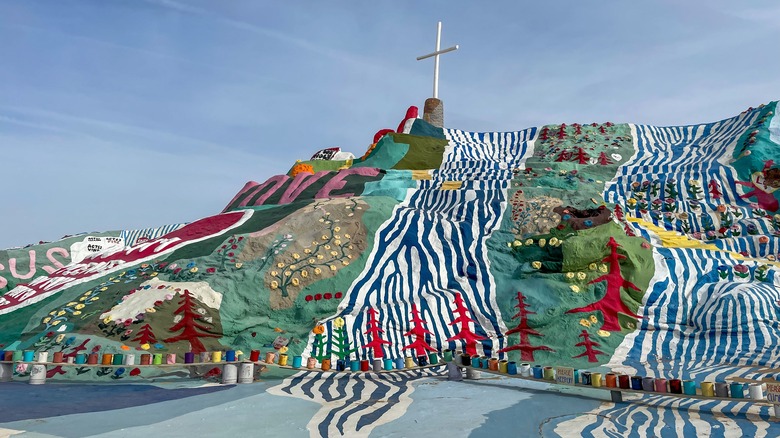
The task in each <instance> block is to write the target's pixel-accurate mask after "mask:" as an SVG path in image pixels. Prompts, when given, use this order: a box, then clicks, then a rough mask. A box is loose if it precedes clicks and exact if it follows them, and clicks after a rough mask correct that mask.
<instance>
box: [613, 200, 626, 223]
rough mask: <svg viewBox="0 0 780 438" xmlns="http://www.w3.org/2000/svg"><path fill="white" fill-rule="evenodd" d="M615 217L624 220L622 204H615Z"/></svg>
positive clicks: (619, 220) (620, 220)
mask: <svg viewBox="0 0 780 438" xmlns="http://www.w3.org/2000/svg"><path fill="white" fill-rule="evenodd" d="M614 214H615V219H617V220H618V222H623V217H624V216H623V207H621V206H620V204H615V212H614Z"/></svg>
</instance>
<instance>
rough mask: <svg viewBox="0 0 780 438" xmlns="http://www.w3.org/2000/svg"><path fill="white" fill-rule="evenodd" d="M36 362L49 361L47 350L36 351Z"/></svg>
mask: <svg viewBox="0 0 780 438" xmlns="http://www.w3.org/2000/svg"><path fill="white" fill-rule="evenodd" d="M37 359H38V360H37V362H41V363H45V362H48V361H49V352H48V351H39V352H38V358H37Z"/></svg>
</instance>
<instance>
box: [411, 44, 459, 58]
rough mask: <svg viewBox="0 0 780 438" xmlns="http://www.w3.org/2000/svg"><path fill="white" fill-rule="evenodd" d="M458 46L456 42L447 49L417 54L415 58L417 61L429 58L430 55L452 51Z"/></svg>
mask: <svg viewBox="0 0 780 438" xmlns="http://www.w3.org/2000/svg"><path fill="white" fill-rule="evenodd" d="M458 47H459V46H458V45H457V44H456V45H454V46H452V47H450V48H448V49H443V50H437V51H435V52H433V53H429V54H427V55H423V56H418V57H417V60H418V61H422V60H423V59H426V58H430V57H432V56H436V55H441V54H442V53H447V52H452V51H455V50H458Z"/></svg>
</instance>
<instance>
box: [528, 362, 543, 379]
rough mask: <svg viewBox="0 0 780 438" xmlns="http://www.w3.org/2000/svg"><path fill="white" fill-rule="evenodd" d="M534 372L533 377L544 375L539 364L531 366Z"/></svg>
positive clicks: (538, 377) (537, 377)
mask: <svg viewBox="0 0 780 438" xmlns="http://www.w3.org/2000/svg"><path fill="white" fill-rule="evenodd" d="M531 370H533V372H534V379H541V378H542V377H544V371H543V370H542V366H541V365H534V366H533V368H531Z"/></svg>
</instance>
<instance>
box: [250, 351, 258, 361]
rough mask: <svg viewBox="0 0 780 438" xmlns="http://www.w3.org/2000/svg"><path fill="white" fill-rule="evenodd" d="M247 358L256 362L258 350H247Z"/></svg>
mask: <svg viewBox="0 0 780 438" xmlns="http://www.w3.org/2000/svg"><path fill="white" fill-rule="evenodd" d="M249 360H250V361H252V362H257V361H258V360H260V350H252V351H250V352H249Z"/></svg>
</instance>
